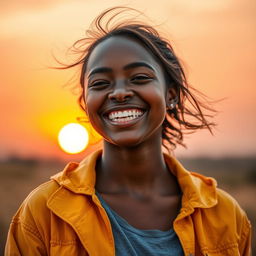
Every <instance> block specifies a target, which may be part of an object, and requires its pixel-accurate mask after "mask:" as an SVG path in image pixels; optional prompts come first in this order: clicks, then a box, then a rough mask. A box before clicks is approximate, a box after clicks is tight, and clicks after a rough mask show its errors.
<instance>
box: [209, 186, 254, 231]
mask: <svg viewBox="0 0 256 256" xmlns="http://www.w3.org/2000/svg"><path fill="white" fill-rule="evenodd" d="M217 196H218V203H217V205H216V206H215V207H214V208H213V209H214V210H216V211H218V212H220V213H221V216H222V218H223V219H226V220H227V222H229V223H230V222H231V223H232V224H233V225H234V226H235V227H236V229H237V231H238V232H242V230H241V229H242V228H244V229H245V231H246V230H247V231H249V229H250V227H251V225H250V221H249V220H248V218H247V215H246V212H245V211H244V210H243V209H242V208H241V206H240V205H239V203H238V202H237V201H236V199H234V198H233V197H232V196H231V195H230V194H229V193H227V192H226V191H224V190H222V189H219V188H217Z"/></svg>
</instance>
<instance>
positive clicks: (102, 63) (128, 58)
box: [87, 36, 160, 72]
mask: <svg viewBox="0 0 256 256" xmlns="http://www.w3.org/2000/svg"><path fill="white" fill-rule="evenodd" d="M132 62H146V63H148V64H150V65H153V66H155V68H156V69H160V65H159V63H158V61H157V60H156V59H155V57H154V55H153V54H152V52H151V51H150V50H149V49H147V48H146V47H145V46H144V45H143V44H142V43H141V42H139V41H138V40H136V39H133V38H131V37H128V36H112V37H109V38H107V39H105V40H104V41H102V42H101V43H99V44H98V45H97V46H96V47H95V48H94V49H93V51H92V53H91V54H90V57H89V59H88V64H87V72H89V71H90V70H91V69H93V68H96V67H108V66H120V67H122V66H125V65H127V64H129V63H132Z"/></svg>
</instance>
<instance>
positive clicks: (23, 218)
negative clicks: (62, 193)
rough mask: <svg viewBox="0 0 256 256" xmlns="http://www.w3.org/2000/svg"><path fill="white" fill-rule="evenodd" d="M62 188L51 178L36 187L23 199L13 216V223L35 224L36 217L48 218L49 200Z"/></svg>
mask: <svg viewBox="0 0 256 256" xmlns="http://www.w3.org/2000/svg"><path fill="white" fill-rule="evenodd" d="M59 188H60V186H59V185H58V183H57V182H55V181H54V180H50V181H48V182H45V183H43V184H41V185H40V186H38V187H37V188H35V189H34V190H33V191H32V192H31V193H30V194H29V195H28V196H27V197H26V199H25V200H24V201H23V203H22V204H21V206H20V208H19V209H18V211H17V213H16V214H15V216H14V217H13V221H12V222H13V223H19V222H24V223H27V224H28V225H30V224H33V223H32V222H34V220H35V219H40V218H47V215H49V209H48V207H47V201H48V200H49V198H50V197H51V196H52V195H53V194H54V193H55V192H56V191H57V190H58V189H59Z"/></svg>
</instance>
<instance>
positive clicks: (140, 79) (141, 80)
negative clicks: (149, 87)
mask: <svg viewBox="0 0 256 256" xmlns="http://www.w3.org/2000/svg"><path fill="white" fill-rule="evenodd" d="M151 80H153V78H152V77H150V76H148V75H136V76H134V77H133V78H132V79H131V81H132V82H135V83H136V84H137V83H138V84H143V83H147V82H149V81H151Z"/></svg>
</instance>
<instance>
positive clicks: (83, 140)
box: [58, 123, 89, 154]
mask: <svg viewBox="0 0 256 256" xmlns="http://www.w3.org/2000/svg"><path fill="white" fill-rule="evenodd" d="M58 142H59V145H60V147H61V149H62V150H63V151H65V152H66V153H68V154H77V153H80V152H82V151H83V150H84V149H85V148H86V147H87V145H88V142H89V135H88V132H87V130H86V129H85V128H84V127H83V126H82V125H80V124H77V123H70V124H67V125H65V126H63V127H62V129H61V130H60V132H59V135H58Z"/></svg>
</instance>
